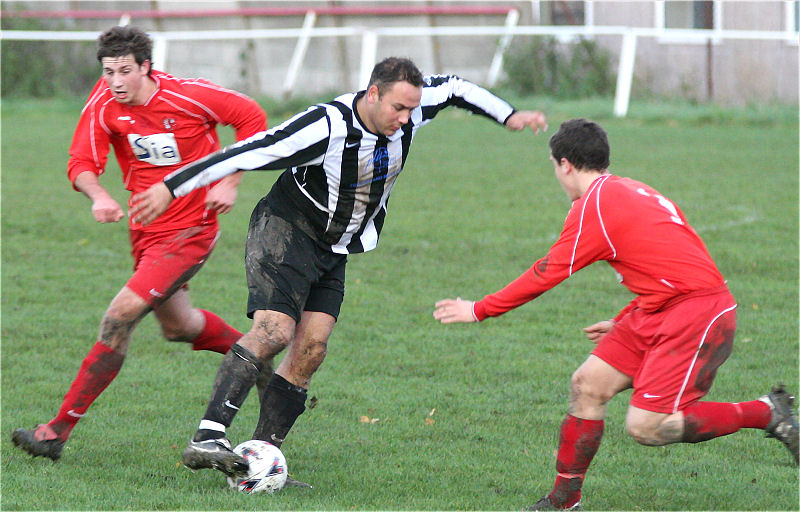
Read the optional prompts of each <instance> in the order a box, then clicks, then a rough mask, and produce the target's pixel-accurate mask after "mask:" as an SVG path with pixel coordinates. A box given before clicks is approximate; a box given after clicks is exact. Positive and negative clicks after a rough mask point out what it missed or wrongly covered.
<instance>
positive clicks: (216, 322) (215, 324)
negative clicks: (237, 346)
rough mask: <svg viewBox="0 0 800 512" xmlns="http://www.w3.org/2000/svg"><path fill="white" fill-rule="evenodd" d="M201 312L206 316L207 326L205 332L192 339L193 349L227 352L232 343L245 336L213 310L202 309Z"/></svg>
mask: <svg viewBox="0 0 800 512" xmlns="http://www.w3.org/2000/svg"><path fill="white" fill-rule="evenodd" d="M200 312H201V313H203V316H205V317H206V326H205V327H203V332H201V333H200V334H198V335H197V337H196V338H195V339H193V340H192V349H193V350H211V351H212V352H219V353H220V354H226V353H227V352H228V349H230V348H231V345H233V344H234V343H236V342H237V341H239V339H240V338H241V337H242V336H244V335H243V334H242V333H240V332H239V331H237V330H236V329H234V328H233V327H231V326H230V325H228V324H227V323H225V320H223V319H221V318H220V317H218V316H217V315H215V314H214V313H212V312H211V311H206V310H204V309H201V310H200Z"/></svg>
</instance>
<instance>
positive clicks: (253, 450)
mask: <svg viewBox="0 0 800 512" xmlns="http://www.w3.org/2000/svg"><path fill="white" fill-rule="evenodd" d="M233 451H234V452H235V453H236V454H238V455H241V456H242V457H244V459H245V460H246V461H247V463H248V464H249V466H250V469H249V471H248V472H247V476H244V477H237V478H231V477H228V485H229V486H230V487H231V489H236V490H238V491H239V492H243V493H246V494H252V493H254V492H266V493H269V494H272V493H274V492H278V491H280V490H281V489H282V488H283V485H284V484H285V483H286V478H287V476H288V475H289V469H288V468H287V467H286V457H284V456H283V452H281V450H280V449H279V448H278V447H277V446H275V445H273V444H270V443H268V442H266V441H260V440H258V439H252V440H250V441H245V442H243V443H241V444H239V445H238V446H237V447H236V448H234V449H233Z"/></svg>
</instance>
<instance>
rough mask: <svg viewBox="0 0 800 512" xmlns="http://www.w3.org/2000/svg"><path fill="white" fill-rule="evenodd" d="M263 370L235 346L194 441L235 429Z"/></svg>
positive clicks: (222, 366)
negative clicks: (243, 406)
mask: <svg viewBox="0 0 800 512" xmlns="http://www.w3.org/2000/svg"><path fill="white" fill-rule="evenodd" d="M262 366H263V365H262V363H261V362H259V360H258V358H257V357H256V356H255V355H254V354H253V353H252V352H250V351H249V350H247V349H246V348H244V347H243V346H241V345H239V344H234V345H233V346H231V349H230V351H229V352H228V353H227V354H225V357H223V358H222V364H220V367H219V370H218V371H217V377H216V379H215V380H214V389H213V390H212V391H211V399H210V400H209V402H208V408H207V409H206V414H205V416H203V420H202V421H201V422H200V426H199V427H198V430H197V432H196V433H195V435H194V438H193V440H194V441H205V440H206V439H218V438H220V437H224V436H225V430H226V429H227V428H228V427H230V426H231V423H232V422H233V418H234V417H235V416H236V413H237V412H238V411H239V408H240V407H241V406H242V403H244V400H245V398H247V393H249V392H250V388H252V387H253V384H255V382H256V378H257V377H258V374H259V373H260V372H261V368H262Z"/></svg>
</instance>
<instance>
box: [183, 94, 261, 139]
mask: <svg viewBox="0 0 800 512" xmlns="http://www.w3.org/2000/svg"><path fill="white" fill-rule="evenodd" d="M184 85H186V86H191V87H192V88H194V90H195V92H196V97H197V98H198V99H199V101H200V103H201V105H202V108H203V109H205V110H207V111H208V113H209V115H211V117H212V118H213V119H214V120H215V121H216V122H217V123H219V124H222V125H230V126H232V127H233V128H234V130H235V133H236V140H237V141H241V140H244V139H246V138H248V137H252V136H253V135H255V134H256V133H259V132H263V131H264V130H266V129H267V114H266V113H265V112H264V110H263V109H262V108H261V106H260V105H259V104H258V103H257V102H256V101H255V100H253V99H252V98H250V97H249V96H246V95H244V94H241V93H239V92H236V91H234V90H231V89H226V88H224V87H220V86H218V85H216V84H214V83H211V82H208V81H206V80H201V79H196V80H194V81H193V82H190V83H188V84H184Z"/></svg>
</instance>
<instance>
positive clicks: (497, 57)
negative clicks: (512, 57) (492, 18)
mask: <svg viewBox="0 0 800 512" xmlns="http://www.w3.org/2000/svg"><path fill="white" fill-rule="evenodd" d="M518 21H519V11H518V10H516V9H511V10H510V11H508V14H507V15H506V23H505V28H506V33H505V34H503V37H502V38H500V43H499V44H498V45H497V49H496V50H495V51H494V57H492V64H491V66H489V74H488V75H487V77H486V83H487V85H488V86H489V87H494V86H495V85H497V80H498V79H499V78H500V73H501V72H502V71H503V55H504V54H505V53H506V50H507V49H508V45H510V44H511V38H513V37H514V32H513V31H512V29H513V28H514V27H516V26H517V22H518Z"/></svg>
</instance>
